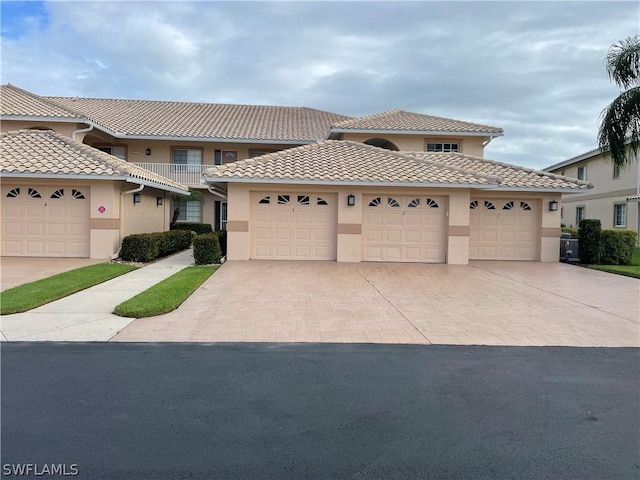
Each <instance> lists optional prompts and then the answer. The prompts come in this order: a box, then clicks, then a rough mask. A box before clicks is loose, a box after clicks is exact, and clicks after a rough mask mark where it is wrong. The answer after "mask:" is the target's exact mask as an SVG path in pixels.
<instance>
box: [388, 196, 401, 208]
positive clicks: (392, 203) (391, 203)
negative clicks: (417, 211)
mask: <svg viewBox="0 0 640 480" xmlns="http://www.w3.org/2000/svg"><path fill="white" fill-rule="evenodd" d="M387 205H389V206H390V207H393V208H396V207H399V206H400V203H399V202H398V201H397V200H396V199H395V198H392V197H388V198H387Z"/></svg>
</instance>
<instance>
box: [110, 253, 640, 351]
mask: <svg viewBox="0 0 640 480" xmlns="http://www.w3.org/2000/svg"><path fill="white" fill-rule="evenodd" d="M639 298H640V281H638V280H636V279H632V278H628V277H622V276H618V275H612V274H608V273H604V272H598V271H594V270H588V269H585V268H580V267H576V266H571V265H565V264H542V263H529V262H473V263H471V264H470V265H464V266H462V265H461V266H454V265H421V264H385V263H382V264H380V263H361V264H343V263H335V262H267V261H251V262H227V263H226V264H224V265H223V266H222V267H221V268H220V270H219V271H218V272H216V273H215V274H214V275H213V276H212V277H211V278H210V279H209V280H207V281H206V282H205V283H204V284H203V285H202V286H201V288H199V289H198V290H197V291H196V292H195V293H194V294H193V295H192V296H191V297H190V298H189V299H188V300H187V301H186V302H185V303H184V304H183V305H182V306H181V307H180V308H179V309H178V310H176V311H175V312H172V313H170V314H167V315H162V316H158V317H153V318H147V319H139V320H136V321H134V322H132V323H131V324H129V325H128V326H127V327H126V328H125V329H124V330H123V331H121V332H120V333H119V334H118V335H116V336H115V337H114V338H113V340H114V341H129V342H148V341H163V342H164V341H166V342H172V341H178V342H185V341H187V342H346V343H349V342H357V343H360V342H373V343H416V344H467V345H473V344H479V345H538V346H544V345H567V346H608V347H616V346H640V321H639V314H640V312H639V310H640V306H639Z"/></svg>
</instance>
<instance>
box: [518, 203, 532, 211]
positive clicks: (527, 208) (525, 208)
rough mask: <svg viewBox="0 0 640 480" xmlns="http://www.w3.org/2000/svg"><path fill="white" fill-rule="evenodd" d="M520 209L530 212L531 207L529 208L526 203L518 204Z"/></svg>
mask: <svg viewBox="0 0 640 480" xmlns="http://www.w3.org/2000/svg"><path fill="white" fill-rule="evenodd" d="M520 208H521V209H522V210H531V207H530V206H529V204H528V203H527V202H520Z"/></svg>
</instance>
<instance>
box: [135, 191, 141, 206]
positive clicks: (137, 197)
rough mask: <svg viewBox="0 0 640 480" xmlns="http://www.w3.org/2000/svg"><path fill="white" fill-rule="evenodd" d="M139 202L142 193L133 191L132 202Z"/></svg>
mask: <svg viewBox="0 0 640 480" xmlns="http://www.w3.org/2000/svg"><path fill="white" fill-rule="evenodd" d="M140 202H142V194H141V193H134V194H133V203H134V205H135V204H136V203H140Z"/></svg>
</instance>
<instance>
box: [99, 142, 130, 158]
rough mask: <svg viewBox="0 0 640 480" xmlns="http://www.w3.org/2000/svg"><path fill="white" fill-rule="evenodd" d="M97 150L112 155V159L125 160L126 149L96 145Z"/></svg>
mask: <svg viewBox="0 0 640 480" xmlns="http://www.w3.org/2000/svg"><path fill="white" fill-rule="evenodd" d="M95 148H96V149H97V150H100V151H101V152H104V153H108V154H109V155H113V156H114V157H117V158H119V159H120V160H126V159H127V147H111V146H106V145H104V146H103V145H98V146H96V147H95Z"/></svg>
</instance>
